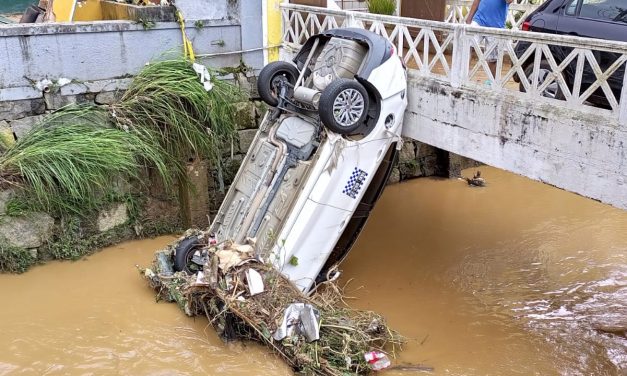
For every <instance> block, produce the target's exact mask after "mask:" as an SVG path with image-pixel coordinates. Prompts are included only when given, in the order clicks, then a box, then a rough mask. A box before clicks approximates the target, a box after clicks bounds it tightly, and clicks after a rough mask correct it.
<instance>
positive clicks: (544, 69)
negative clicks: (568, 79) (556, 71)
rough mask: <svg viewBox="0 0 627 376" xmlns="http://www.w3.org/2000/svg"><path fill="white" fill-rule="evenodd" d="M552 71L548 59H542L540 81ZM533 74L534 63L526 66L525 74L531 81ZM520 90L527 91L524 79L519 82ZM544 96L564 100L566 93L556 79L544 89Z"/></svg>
mask: <svg viewBox="0 0 627 376" xmlns="http://www.w3.org/2000/svg"><path fill="white" fill-rule="evenodd" d="M552 71H553V70H552V69H551V65H550V64H549V63H548V62H547V61H546V60H542V61H541V62H540V73H539V75H538V80H539V81H540V82H544V77H546V74H548V73H550V72H552ZM532 74H533V63H531V64H529V65H527V66H526V67H525V76H527V80H529V81H531V75H532ZM562 74H565V72H564V71H562ZM530 83H531V82H530ZM518 90H519V91H521V92H523V93H524V92H526V91H527V90H525V85H523V83H522V79H521V80H520V83H519V84H518ZM542 96H543V97H546V98H553V99H559V100H564V93H563V92H562V89H561V87H560V86H559V85H558V83H557V82H556V81H553V82H552V83H551V84H550V85H549V86H548V87H547V88H546V89H544V92H542Z"/></svg>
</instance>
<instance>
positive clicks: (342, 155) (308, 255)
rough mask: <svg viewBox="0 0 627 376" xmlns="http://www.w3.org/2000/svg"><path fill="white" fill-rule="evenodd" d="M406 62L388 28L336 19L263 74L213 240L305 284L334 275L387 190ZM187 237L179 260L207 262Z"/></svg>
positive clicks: (195, 264)
mask: <svg viewBox="0 0 627 376" xmlns="http://www.w3.org/2000/svg"><path fill="white" fill-rule="evenodd" d="M406 86H407V83H406V72H405V67H404V66H403V64H402V62H401V60H400V59H399V58H398V56H397V55H396V53H395V50H394V47H393V46H392V44H390V42H388V41H387V40H386V39H385V38H383V37H381V36H379V35H376V34H374V33H372V32H369V31H366V30H362V29H334V30H329V31H327V32H324V33H321V34H318V35H315V36H313V37H312V38H310V39H309V40H308V41H307V42H306V44H305V45H304V46H303V47H302V49H301V50H300V52H299V53H298V54H297V56H296V57H295V58H294V61H293V63H290V62H283V61H279V62H274V63H270V64H268V65H267V66H266V67H264V69H263V70H262V71H261V73H260V74H259V78H258V90H259V94H260V96H261V98H262V99H263V100H264V101H265V102H267V103H268V104H269V105H271V106H273V107H274V109H273V110H271V111H268V113H267V114H266V116H265V119H264V121H263V123H262V125H261V127H260V129H259V132H258V133H257V135H256V137H255V140H254V141H253V143H252V145H251V146H250V149H249V151H248V154H247V155H246V158H245V159H244V161H243V163H242V165H241V167H240V169H239V172H238V173H237V175H236V177H235V180H234V181H233V184H232V185H231V187H230V189H229V191H228V193H227V195H226V198H225V199H224V202H223V203H222V206H221V208H220V210H219V212H218V214H217V215H216V217H215V219H214V221H213V223H212V224H211V226H210V228H209V233H210V234H211V236H212V237H213V239H212V240H211V241H212V242H214V243H218V244H220V243H221V242H225V241H232V242H235V243H236V244H248V245H250V246H252V247H253V249H254V252H255V254H256V256H257V257H258V258H260V259H262V260H264V261H266V262H272V263H273V264H274V265H275V266H276V267H277V268H278V269H279V270H281V272H282V273H283V274H284V275H286V276H287V277H288V278H289V279H291V280H292V281H293V282H294V283H295V284H296V285H297V286H299V287H300V288H301V289H302V290H304V291H307V290H309V289H311V288H312V287H313V286H314V284H315V283H319V282H320V281H322V280H325V279H326V278H328V277H329V274H333V273H330V272H331V271H333V270H334V268H333V267H334V265H336V264H337V263H339V262H340V261H341V260H342V259H343V258H344V257H345V256H346V254H347V253H348V251H349V250H350V248H351V246H352V245H353V243H354V242H355V240H356V238H357V236H358V235H359V232H360V231H361V229H362V227H363V226H364V224H365V222H366V220H367V218H368V215H369V213H370V211H371V210H372V208H373V206H374V204H375V202H376V201H377V199H378V198H379V196H380V194H381V192H382V190H383V188H384V186H385V184H386V181H387V179H388V177H389V174H390V171H391V169H392V166H393V162H394V159H395V158H396V154H397V148H398V146H399V141H400V133H401V126H402V121H403V113H404V112H405V107H406V105H407V99H406ZM203 248H206V247H205V244H203V241H202V240H199V239H198V238H196V237H190V238H188V239H185V240H183V241H182V242H180V243H179V245H178V247H177V249H176V254H175V269H176V270H186V271H188V272H190V273H193V272H195V271H197V270H200V269H201V268H202V266H203V265H204V264H205V262H206V259H207V255H206V251H204V250H203Z"/></svg>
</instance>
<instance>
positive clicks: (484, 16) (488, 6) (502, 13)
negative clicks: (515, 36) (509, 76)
mask: <svg viewBox="0 0 627 376" xmlns="http://www.w3.org/2000/svg"><path fill="white" fill-rule="evenodd" d="M512 1H513V0H474V1H473V3H472V6H471V7H470V12H469V13H468V17H466V23H467V24H471V25H473V26H483V27H495V28H499V29H503V28H505V19H506V18H507V9H508V8H509V4H510V3H511V2H512ZM476 40H477V43H478V44H481V43H483V44H484V45H485V51H486V52H487V53H486V55H485V58H486V61H487V62H488V65H489V66H490V70H491V71H492V75H494V74H495V73H496V60H497V58H498V40H496V39H495V38H491V37H488V36H477V38H476Z"/></svg>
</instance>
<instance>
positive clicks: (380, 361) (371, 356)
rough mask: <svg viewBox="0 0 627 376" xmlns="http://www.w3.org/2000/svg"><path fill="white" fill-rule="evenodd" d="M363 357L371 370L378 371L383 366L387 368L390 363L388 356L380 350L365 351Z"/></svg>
mask: <svg viewBox="0 0 627 376" xmlns="http://www.w3.org/2000/svg"><path fill="white" fill-rule="evenodd" d="M364 359H366V362H368V364H370V367H372V370H373V371H380V370H382V369H384V368H388V367H389V366H390V365H391V364H392V362H391V361H390V358H388V356H387V355H385V353H382V352H381V351H370V352H367V353H365V354H364Z"/></svg>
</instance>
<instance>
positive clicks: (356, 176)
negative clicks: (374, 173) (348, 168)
mask: <svg viewBox="0 0 627 376" xmlns="http://www.w3.org/2000/svg"><path fill="white" fill-rule="evenodd" d="M367 176H368V173H367V172H366V171H364V170H361V169H359V168H357V167H355V169H354V170H353V173H352V174H351V176H350V178H349V179H348V182H347V183H346V186H345V187H344V190H343V191H342V193H344V194H345V195H347V196H348V197H350V198H357V194H358V193H359V191H360V190H361V187H362V186H363V185H364V181H366V177H367Z"/></svg>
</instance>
